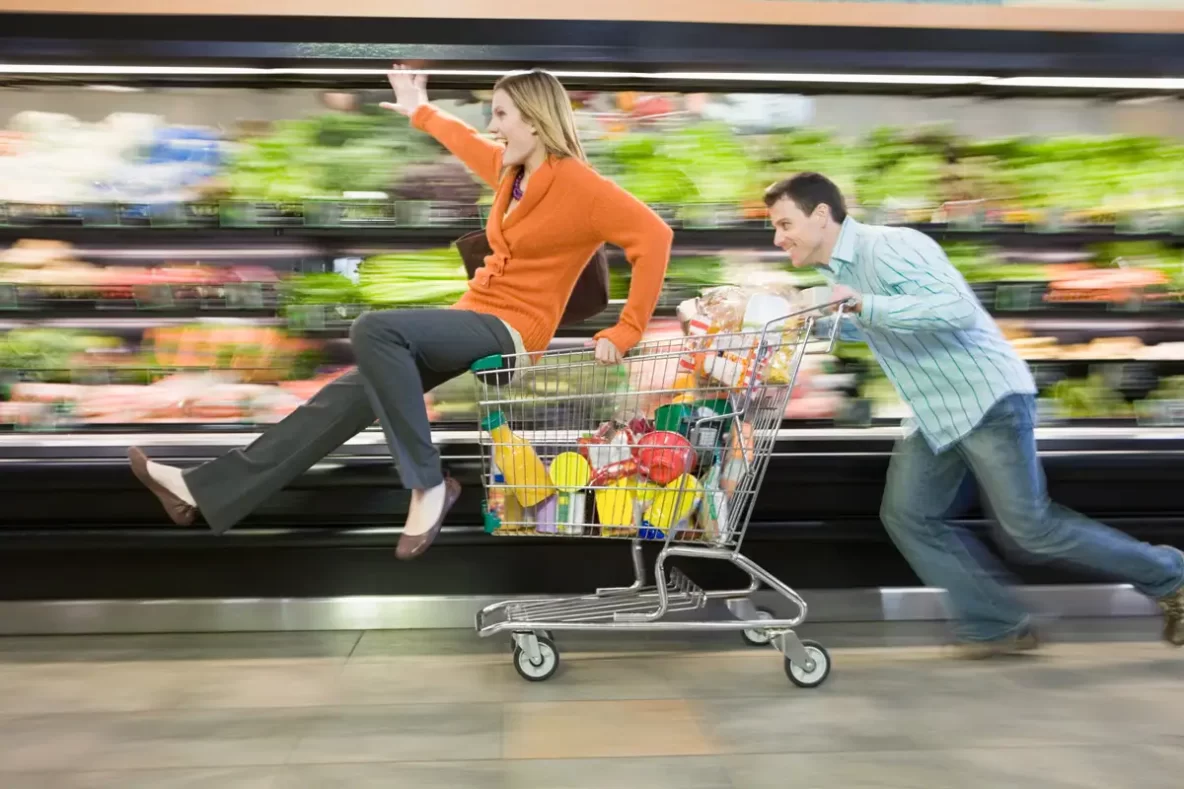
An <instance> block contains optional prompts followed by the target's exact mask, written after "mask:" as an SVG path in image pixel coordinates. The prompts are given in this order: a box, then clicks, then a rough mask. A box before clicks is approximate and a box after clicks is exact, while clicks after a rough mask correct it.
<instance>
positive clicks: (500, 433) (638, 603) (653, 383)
mask: <svg viewBox="0 0 1184 789" xmlns="http://www.w3.org/2000/svg"><path fill="white" fill-rule="evenodd" d="M844 307H845V303H841V302H836V303H834V304H828V305H824V306H820V307H817V308H814V309H810V310H806V311H803V312H798V313H796V314H793V315H789V316H786V317H784V318H780V319H778V320H775V321H772V322H770V323H769V324H767V325H766V326H764V327H763V328H761V329H759V330H756V331H743V332H736V333H716V334H698V335H695V334H691V335H690V336H679V337H676V338H672V339H663V340H656V341H647V342H644V343H642V344H641V345H639V346H638V347H637V348H635V349H634V350H633V351H632V352H630V353H629V354H628V355H627V356H626V358H625V361H624V363H623V364H622V365H619V366H604V365H600V364H598V363H597V362H596V361H595V359H594V358H593V355H592V352H591V351H588V350H578V351H560V352H548V353H545V354H541V355H535V356H530V355H525V356H521V357H515V356H492V357H487V358H485V359H481V360H479V361H478V362H477V363H476V364H474V365H473V373H474V375H475V377H476V379H477V389H478V392H477V399H478V408H479V413H480V417H481V423H482V430H481V439H480V443H481V450H482V463H483V469H484V484H485V488H486V504H485V526H486V531H488V532H490V533H491V534H494V535H496V536H505V537H512V536H535V537H537V536H539V535H543V536H549V537H556V538H568V537H581V538H585V539H618V540H626V541H630V542H631V554H630V555H631V558H632V562H633V571H634V579H635V580H634V582H633V584H632V585H630V586H627V587H619V588H606V589H599V590H597V591H596V592H595V593H594V594H590V595H587V596H581V597H542V598H534V599H521V598H519V599H514V600H506V601H503V602H499V603H495V604H493V605H490V606H488V607H486V608H485V609H483V610H482V611H480V612H478V614H477V617H476V627H477V631H478V633H479V634H480V635H481V636H483V637H486V636H492V635H495V634H499V633H505V632H508V633H509V634H510V635H511V637H512V639H513V644H514V666H515V668H516V669H517V670H518V673H519V674H520V675H521V676H522V677H523V678H524V679H526V680H529V681H535V682H537V681H542V680H546V679H549V678H550V677H551V676H552V675H553V674H554V673H555V671H556V669H557V668H558V666H559V650H558V647H556V645H555V641H554V636H553V633H554V632H557V631H563V630H568V631H574V630H580V631H589V630H632V631H659V630H662V631H666V630H686V631H690V630H712V631H719V630H738V631H742V633H743V636H744V639H745V641H747V642H748V643H750V644H753V645H766V644H768V645H772V646H774V647H775V648H776V649H778V650H779V651H780V652H781V653H782V655H783V656H784V661H785V671H786V674H787V675H788V677H789V679H790V680H791V681H792V682H793V683H794V684H796V685H798V686H800V687H817V686H818V685H820V684H822V683H823V682H824V681H825V680H826V678H827V676H828V674H829V673H830V665H831V661H830V656H829V654H828V653H827V651H826V649H825V648H823V646H822V645H821V644H818V643H815V642H811V641H803V640H801V639H799V638H798V636H797V635H796V634H795V633H794V631H793V628H795V627H797V626H798V625H799V624H801V623H802V622H803V621H805V618H806V603H805V601H804V600H803V599H802V598H801V597H800V596H799V595H798V594H797V593H796V592H795V591H794V590H793V589H791V588H790V587H789V586H787V585H786V584H784V583H782V582H781V581H780V580H778V579H777V578H776V577H774V576H773V575H771V574H770V573H768V572H767V571H766V570H764V569H762V568H761V567H760V566H758V565H757V564H755V563H754V562H752V561H751V560H749V559H748V558H747V557H745V556H744V555H743V554H742V553H741V552H740V548H741V545H742V544H743V542H744V536H745V533H746V532H747V530H748V524H749V520H750V519H751V517H752V512H753V506H754V504H755V501H756V497H757V494H758V492H759V491H760V488H761V483H762V481H763V479H764V476H765V471H766V469H767V467H768V463H769V457H770V455H771V453H772V449H773V445H774V443H775V442H776V438H777V433H778V430H779V429H780V427H781V421H782V418H783V417H784V414H785V410H786V406H787V404H788V402H789V399H790V396H791V394H792V392H793V389H794V383H795V380H796V378H797V375H798V370H799V369H800V366H801V363H802V359H803V357H804V356H805V354H807V353H829V352H831V350H832V349H833V347H834V344H835V340H836V338H837V336H838V332H839V325H840V323H841V321H842V316H843V309H844ZM827 313H833V314H832V315H831V317H830V318H828V320H830V321H831V324H832V325H830V326H829V327H828V328H827V329H826V331H825V332H824V334H823V335H822V336H819V335H817V334H816V332H815V330H816V328H818V326H819V320H820V319H821V318H822V317H823V316H824V315H826V314H827ZM647 541H651V542H657V543H660V544H661V549H660V550H659V552H658V555H657V560H656V562H655V564H654V570H653V577H654V583H653V584H647V578H646V568H645V562H644V559H643V554H642V545H643V543H644V542H647ZM674 557H684V558H693V559H715V560H722V561H726V562H730V563H731V564H732V565H734V566H735V567H737V568H739V569H740V570H742V571H743V572H744V573H745V574H747V575H748V577H749V579H750V580H751V583H750V584H749V585H748V586H747V587H745V588H742V589H727V590H704V589H702V588H700V587H699V586H698V585H697V584H696V583H695V582H694V581H692V580H691V579H690V578H689V577H688V576H687V575H686V574H685V573H683V572H682V571H681V570H679V569H678V568H676V567H671V566H668V564H669V560H670V559H671V558H674ZM764 587H768V588H770V589H772V590H774V591H775V592H777V593H779V594H780V595H781V596H782V597H784V598H785V600H787V601H789V603H790V604H792V610H795V611H796V612H797V614H796V616H794V617H792V618H789V619H785V618H778V617H776V616H774V615H773V613H772V612H771V611H769V610H767V609H759V610H758V609H757V607H756V605H755V603H754V602H753V601H752V599H751V596H752V594H753V593H755V592H757V591H759V590H761V589H762V588H764ZM710 601H723V602H724V603H725V604H726V607H727V611H728V612H729V613H730V616H725V617H722V618H721V617H719V616H715V617H708V616H707V611H706V609H707V607H708V603H709V602H710Z"/></svg>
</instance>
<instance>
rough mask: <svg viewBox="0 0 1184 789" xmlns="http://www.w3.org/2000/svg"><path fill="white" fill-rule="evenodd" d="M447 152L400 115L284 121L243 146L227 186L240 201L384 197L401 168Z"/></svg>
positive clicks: (341, 115)
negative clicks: (363, 194)
mask: <svg viewBox="0 0 1184 789" xmlns="http://www.w3.org/2000/svg"><path fill="white" fill-rule="evenodd" d="M442 154H443V151H442V149H441V148H440V147H439V146H438V145H436V143H435V142H434V141H433V140H432V139H431V138H430V137H428V136H427V135H425V134H423V133H421V132H418V131H415V130H413V129H411V128H410V127H409V125H408V124H407V122H406V120H403V119H400V118H399V117H398V116H396V115H394V114H393V113H387V114H383V115H370V114H344V113H325V114H322V115H316V116H312V117H309V118H302V119H299V120H284V121H280V122H278V123H276V124H275V125H274V128H273V129H272V131H271V132H270V133H267V134H263V135H260V136H257V137H249V138H247V139H245V140H243V141H242V142H241V143H240V145H239V148H238V150H236V151H235V153H234V155H233V156H232V158H231V163H230V169H229V172H228V173H227V176H226V177H227V185H228V188H229V191H230V193H231V194H232V195H233V196H234V197H236V198H239V199H245V200H273V201H277V202H283V201H299V200H304V199H310V198H333V197H338V198H340V197H341V196H342V195H344V194H345V193H346V192H384V191H386V190H388V189H391V188H393V187H394V186H395V185H396V184H397V183H398V182H399V180H400V179H399V169H400V168H401V167H404V166H410V165H412V164H415V163H422V162H425V161H430V160H432V159H436V158H441V156H442Z"/></svg>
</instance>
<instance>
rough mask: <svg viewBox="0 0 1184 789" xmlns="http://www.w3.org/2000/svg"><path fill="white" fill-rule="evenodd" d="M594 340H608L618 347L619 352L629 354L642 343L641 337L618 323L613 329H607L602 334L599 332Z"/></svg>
mask: <svg viewBox="0 0 1184 789" xmlns="http://www.w3.org/2000/svg"><path fill="white" fill-rule="evenodd" d="M592 339H594V340H608V341H609V342H611V343H612V344H613V345H615V346H617V350H618V351H620V352H621V353H628V352H629V351H631V350H633V347H634V346H635V345H637V343H639V342H641V335H639V334H638V333H637V332H635V331H634V330H633V329H631V328H629V327H628V326H623V325H621V324H619V323H618V324H617V325H616V326H613V327H612V328H611V329H605V330H604V331H602V332H598V333H597V334H596V336H594V337H593V338H592Z"/></svg>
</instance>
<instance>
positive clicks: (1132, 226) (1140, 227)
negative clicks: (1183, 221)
mask: <svg viewBox="0 0 1184 789" xmlns="http://www.w3.org/2000/svg"><path fill="white" fill-rule="evenodd" d="M1176 223H1177V219H1176V214H1175V212H1168V211H1158V210H1150V211H1132V212H1130V213H1129V214H1126V215H1124V216H1123V217H1122V220H1121V221H1120V222H1119V223H1118V226H1117V230H1118V232H1119V233H1129V234H1132V235H1147V234H1151V233H1170V232H1172V231H1174V230H1175V229H1176Z"/></svg>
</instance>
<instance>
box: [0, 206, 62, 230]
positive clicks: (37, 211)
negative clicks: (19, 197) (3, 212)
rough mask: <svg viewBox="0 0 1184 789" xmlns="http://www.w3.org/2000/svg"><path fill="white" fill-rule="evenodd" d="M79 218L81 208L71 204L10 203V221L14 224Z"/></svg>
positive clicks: (32, 223) (57, 221) (60, 221)
mask: <svg viewBox="0 0 1184 789" xmlns="http://www.w3.org/2000/svg"><path fill="white" fill-rule="evenodd" d="M78 219H79V209H78V207H77V206H71V205H51V204H40V203H9V205H8V221H9V224H13V225H38V224H45V223H49V224H59V223H72V222H76V221H78Z"/></svg>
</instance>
